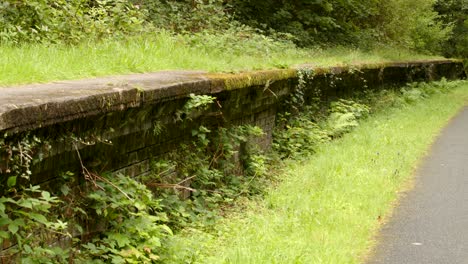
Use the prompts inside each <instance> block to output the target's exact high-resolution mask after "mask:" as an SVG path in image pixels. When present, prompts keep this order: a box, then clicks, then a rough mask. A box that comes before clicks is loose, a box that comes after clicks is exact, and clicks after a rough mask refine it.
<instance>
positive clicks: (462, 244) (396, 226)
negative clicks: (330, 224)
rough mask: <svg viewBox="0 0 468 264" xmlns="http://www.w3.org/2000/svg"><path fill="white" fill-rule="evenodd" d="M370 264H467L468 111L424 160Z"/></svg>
mask: <svg viewBox="0 0 468 264" xmlns="http://www.w3.org/2000/svg"><path fill="white" fill-rule="evenodd" d="M421 133H424V131H421ZM368 263H369V264H418V263H424V264H426V263H427V264H429V263H437V264H445V263H447V264H458V263H460V264H461V263H468V107H465V108H464V110H463V111H462V112H460V113H459V114H458V115H457V116H456V117H455V118H454V119H453V120H452V121H451V122H450V123H449V125H448V126H447V127H446V128H445V129H444V130H443V131H442V133H441V135H440V136H439V138H438V139H437V140H436V142H435V143H434V145H433V146H432V149H431V150H430V152H429V154H428V156H427V157H426V158H425V159H424V160H423V162H422V164H421V166H420V168H419V169H418V170H417V172H416V179H415V186H414V189H412V190H411V191H409V192H408V193H407V194H406V195H405V196H404V197H402V199H401V203H400V204H399V205H398V207H397V208H396V209H395V212H394V215H393V216H392V217H391V219H390V220H389V222H388V223H387V224H386V225H384V227H383V229H382V230H381V233H380V235H379V237H378V246H377V249H376V250H375V252H374V256H373V257H372V258H371V259H370V261H368Z"/></svg>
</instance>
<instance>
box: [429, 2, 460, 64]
mask: <svg viewBox="0 0 468 264" xmlns="http://www.w3.org/2000/svg"><path fill="white" fill-rule="evenodd" d="M435 10H436V11H437V12H439V14H440V15H441V17H440V21H442V22H443V23H444V24H445V25H452V26H453V32H452V34H451V36H450V38H449V39H448V41H447V42H446V43H445V45H444V53H445V55H447V56H456V57H461V58H468V1H465V0H438V1H437V3H436V5H435Z"/></svg>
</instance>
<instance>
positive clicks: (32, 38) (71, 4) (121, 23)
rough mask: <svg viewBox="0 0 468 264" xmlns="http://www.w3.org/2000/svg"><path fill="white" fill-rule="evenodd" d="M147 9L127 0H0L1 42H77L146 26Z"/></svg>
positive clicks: (135, 30)
mask: <svg viewBox="0 0 468 264" xmlns="http://www.w3.org/2000/svg"><path fill="white" fill-rule="evenodd" d="M144 21H145V12H143V11H141V10H139V9H138V7H136V6H134V5H132V4H131V3H129V2H128V1H126V0H33V1H29V0H8V1H2V2H0V42H1V43H22V42H48V43H50V42H52V43H54V42H71V43H74V42H77V41H80V40H81V39H83V38H84V37H89V36H94V37H97V38H102V37H109V36H115V35H125V34H131V33H135V32H140V31H141V30H143V27H144Z"/></svg>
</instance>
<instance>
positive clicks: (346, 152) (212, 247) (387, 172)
mask: <svg viewBox="0 0 468 264" xmlns="http://www.w3.org/2000/svg"><path fill="white" fill-rule="evenodd" d="M414 95H416V94H414ZM414 98H416V97H413V94H411V92H410V94H406V95H405V96H404V98H403V100H404V101H400V102H406V103H403V107H399V108H386V109H384V110H381V111H379V113H377V114H376V115H374V116H372V117H370V118H368V119H366V120H365V121H364V122H362V124H361V125H360V126H359V127H358V128H357V129H356V130H355V131H354V132H352V133H350V134H347V135H344V136H343V137H342V138H341V139H338V140H335V141H332V142H331V143H327V144H323V145H320V146H319V147H318V151H317V153H316V154H315V155H313V156H312V157H311V158H310V159H308V160H306V161H305V162H303V163H296V162H293V163H291V164H290V165H289V167H288V169H287V171H288V173H286V174H284V175H283V176H282V180H281V182H280V183H279V184H278V185H277V186H275V187H274V188H271V190H270V191H269V192H268V194H267V195H266V196H265V197H264V199H262V200H260V201H257V202H255V201H249V202H247V203H246V204H244V207H242V209H239V212H238V213H237V214H233V215H231V216H229V217H228V218H227V219H225V220H224V221H223V222H222V223H221V224H220V225H219V226H218V230H217V232H215V235H213V233H204V232H199V231H197V232H194V231H191V232H188V233H187V234H186V235H185V236H182V237H176V238H175V239H174V240H173V241H172V246H174V248H173V249H172V250H174V252H173V257H174V256H176V257H175V259H176V260H175V261H174V263H180V262H178V261H181V260H182V259H184V261H189V262H186V263H194V262H196V263H242V264H244V263H255V264H258V263H360V262H362V261H363V259H364V258H365V256H366V255H367V254H368V252H369V250H370V249H371V248H372V246H373V245H374V244H375V242H374V241H373V237H374V235H375V234H376V232H377V230H378V228H379V227H380V225H381V223H382V219H385V218H386V217H388V216H389V214H390V213H391V211H392V205H393V204H394V203H395V201H396V199H397V198H398V193H399V191H401V190H403V189H405V188H408V187H409V186H411V185H410V183H411V179H412V177H411V176H412V175H413V170H414V169H415V167H416V166H417V164H418V161H419V160H420V159H421V158H422V157H423V156H424V155H425V153H426V152H427V150H428V146H429V145H430V144H431V143H432V142H433V140H434V138H435V137H436V136H437V134H438V133H439V131H440V129H441V128H442V127H443V126H444V125H445V124H446V123H447V122H448V120H449V119H450V118H451V117H452V116H454V115H455V113H457V111H459V109H460V108H461V107H462V106H463V105H466V104H467V103H468V83H466V82H464V83H461V84H460V85H459V86H458V87H457V88H456V89H454V90H453V91H452V92H450V93H436V94H434V95H432V96H431V97H429V98H425V99H423V98H419V99H418V100H412V99H414ZM410 101H412V102H411V103H408V102H410ZM216 233H217V234H216ZM182 245H183V246H182ZM169 252H170V251H169ZM168 263H172V262H170V261H168Z"/></svg>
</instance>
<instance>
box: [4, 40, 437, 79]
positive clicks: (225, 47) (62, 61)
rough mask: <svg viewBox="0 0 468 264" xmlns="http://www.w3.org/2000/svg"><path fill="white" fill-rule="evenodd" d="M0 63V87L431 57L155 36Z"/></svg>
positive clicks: (48, 50) (17, 55)
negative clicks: (170, 72)
mask: <svg viewBox="0 0 468 264" xmlns="http://www.w3.org/2000/svg"><path fill="white" fill-rule="evenodd" d="M0 58H1V59H0V87H1V86H10V85H15V84H27V83H38V82H49V81H56V80H68V79H82V78H89V77H95V76H104V75H114V74H126V73H143V72H153V71H159V70H180V69H184V70H207V71H214V72H221V71H239V70H253V69H269V68H284V67H290V66H291V65H294V64H301V63H312V64H314V65H317V66H327V65H339V64H349V63H354V62H385V61H392V60H408V59H427V58H435V57H431V56H426V55H420V54H414V53H411V52H409V51H404V50H401V49H392V48H386V49H384V48H381V49H379V50H375V51H369V52H363V51H360V50H355V49H350V48H331V49H307V50H305V49H298V48H296V47H295V46H294V45H293V44H292V43H290V42H288V41H278V40H273V39H271V38H268V37H265V36H262V35H256V34H247V35H243V33H242V32H227V33H224V34H219V35H212V34H203V33H199V34H195V35H190V36H189V35H174V34H170V33H168V32H158V33H154V34H152V35H148V34H147V35H145V36H140V37H132V38H128V39H125V40H122V39H120V40H116V39H111V40H109V39H108V40H104V41H101V42H98V43H95V42H90V43H83V44H80V45H76V46H67V45H63V44H60V45H59V44H57V45H49V46H46V45H39V44H25V45H22V46H0Z"/></svg>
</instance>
